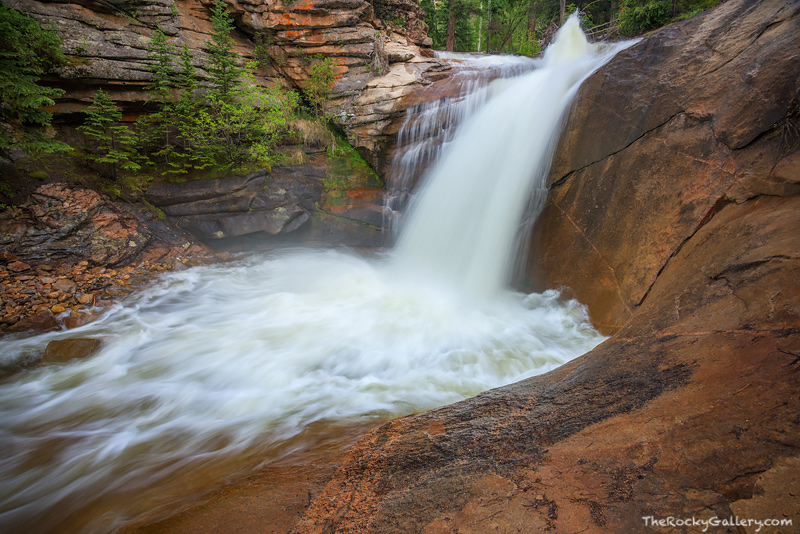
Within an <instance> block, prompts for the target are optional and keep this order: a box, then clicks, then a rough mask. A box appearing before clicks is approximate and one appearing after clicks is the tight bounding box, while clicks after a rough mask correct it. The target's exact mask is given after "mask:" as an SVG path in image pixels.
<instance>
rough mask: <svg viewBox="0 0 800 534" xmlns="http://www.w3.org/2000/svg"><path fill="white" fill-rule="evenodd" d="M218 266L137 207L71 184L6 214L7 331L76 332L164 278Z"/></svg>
mask: <svg viewBox="0 0 800 534" xmlns="http://www.w3.org/2000/svg"><path fill="white" fill-rule="evenodd" d="M208 261H218V259H217V258H216V257H215V256H214V255H213V253H211V251H210V250H208V249H207V248H206V247H205V246H203V245H202V244H200V243H198V242H197V241H196V240H194V238H193V237H192V236H189V235H187V234H184V233H181V232H180V231H179V230H178V229H176V228H174V227H170V226H169V225H168V224H166V223H165V222H163V221H160V220H158V219H156V218H155V216H154V215H152V214H151V213H148V212H146V211H144V210H143V209H140V208H137V207H135V206H131V205H126V204H124V203H119V202H113V201H111V200H109V199H108V198H106V197H104V196H103V195H102V194H100V193H98V192H97V191H94V190H91V189H87V188H83V187H79V186H74V185H69V184H65V183H49V184H44V185H42V186H39V187H38V188H37V189H36V190H35V191H34V192H33V193H32V194H31V195H29V197H28V198H27V199H26V200H25V201H24V202H22V203H21V204H20V205H19V206H17V207H12V208H10V209H7V210H5V211H3V212H0V301H1V302H0V312H2V313H0V329H1V330H2V331H3V332H6V331H8V332H27V331H32V332H43V331H49V330H55V329H59V328H62V327H63V328H74V327H76V326H79V325H80V324H82V323H84V322H86V321H87V320H89V319H90V318H91V315H90V314H87V313H86V310H89V309H91V308H94V307H102V306H107V305H109V304H111V303H112V302H114V301H116V300H118V299H119V298H121V297H123V296H125V295H127V294H130V293H131V292H132V291H134V290H135V289H137V288H140V287H142V286H143V285H144V284H146V283H148V282H149V281H150V280H152V278H153V276H154V275H155V274H157V273H159V272H164V271H171V270H176V269H185V268H186V267H187V265H196V264H199V263H204V262H208Z"/></svg>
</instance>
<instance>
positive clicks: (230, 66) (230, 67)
mask: <svg viewBox="0 0 800 534" xmlns="http://www.w3.org/2000/svg"><path fill="white" fill-rule="evenodd" d="M211 26H212V27H213V29H214V35H213V36H212V40H211V42H210V43H209V44H208V48H207V50H208V55H209V58H208V59H209V61H210V63H211V64H210V65H209V67H208V73H209V75H210V76H211V79H210V80H209V81H210V83H211V88H210V90H209V94H210V96H214V97H217V98H218V99H220V100H222V101H225V102H230V101H231V100H232V99H233V93H234V92H235V89H236V88H237V87H238V86H239V85H240V84H241V81H240V78H241V76H242V75H243V74H244V69H243V68H241V67H240V66H239V55H238V54H237V53H236V52H235V51H234V50H233V47H234V41H233V37H231V32H233V28H234V27H233V20H232V19H231V17H230V15H229V14H228V10H227V8H226V4H225V2H224V0H216V2H215V3H214V8H213V10H212V15H211Z"/></svg>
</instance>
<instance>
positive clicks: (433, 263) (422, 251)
mask: <svg viewBox="0 0 800 534" xmlns="http://www.w3.org/2000/svg"><path fill="white" fill-rule="evenodd" d="M622 46H625V45H624V44H623V45H616V46H609V45H599V44H591V43H589V42H588V41H587V39H586V37H585V35H584V34H583V32H582V31H581V29H580V23H579V21H578V18H577V16H572V17H570V18H569V19H568V20H567V22H566V23H565V24H564V26H563V27H562V28H561V30H559V32H558V34H557V35H556V39H555V41H554V42H553V44H552V46H550V47H549V48H548V49H547V50H546V52H545V54H544V58H543V60H542V62H541V65H540V67H539V68H538V69H536V70H534V71H533V72H530V73H529V74H525V75H523V76H520V77H518V78H516V79H514V80H512V81H508V80H496V81H495V82H493V83H494V85H495V87H494V91H492V92H491V93H490V94H489V97H488V99H487V101H486V103H485V104H484V105H483V106H481V107H480V109H479V110H478V111H476V112H475V113H474V114H472V116H471V117H469V119H468V120H467V121H465V122H464V123H463V124H462V125H461V127H460V128H459V129H458V133H457V135H456V137H455V138H454V139H453V140H452V142H450V143H449V145H448V146H447V147H446V149H445V150H443V152H442V154H441V157H440V158H439V159H438V161H437V162H436V163H435V165H433V167H432V168H431V170H430V171H429V173H428V175H427V176H426V177H425V178H424V179H423V183H424V185H423V188H422V190H421V191H420V192H419V194H418V195H417V196H416V197H415V201H414V202H413V203H412V206H411V213H410V215H409V217H408V220H407V222H406V223H405V225H404V227H403V230H402V234H401V236H400V239H399V241H398V243H397V247H396V258H397V261H398V262H399V263H401V264H402V268H403V269H417V270H420V271H422V272H424V273H426V274H427V275H431V274H435V275H436V276H437V277H438V278H439V279H440V281H446V283H450V284H453V285H454V286H456V287H459V288H460V289H461V290H464V291H467V292H470V293H474V294H480V295H492V294H495V293H497V291H499V290H500V289H502V288H503V287H505V286H506V284H507V282H508V279H509V276H510V274H511V273H510V269H511V265H512V260H513V258H514V254H515V247H514V242H515V238H516V236H517V233H518V229H519V226H520V221H521V220H522V218H523V212H524V211H525V208H526V206H532V209H533V212H534V213H533V215H534V216H535V214H536V213H538V211H539V210H541V207H542V206H543V202H544V199H545V196H546V187H545V180H546V177H547V172H548V170H549V167H550V160H551V155H552V152H553V149H554V147H555V142H556V141H557V139H558V135H559V133H560V128H559V126H560V124H561V121H562V117H563V115H564V112H565V111H566V109H567V107H568V106H569V103H570V102H571V100H572V98H573V97H574V95H575V93H576V92H577V89H578V87H579V86H580V83H581V82H582V81H583V80H584V79H585V78H586V77H587V76H589V74H591V73H592V72H594V71H595V70H596V69H597V68H598V67H600V66H601V65H602V64H603V63H605V62H606V61H608V60H609V59H610V58H611V57H613V55H614V54H615V53H616V52H617V51H619V50H620V48H621V47H622Z"/></svg>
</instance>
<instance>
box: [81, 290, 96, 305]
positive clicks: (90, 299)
mask: <svg viewBox="0 0 800 534" xmlns="http://www.w3.org/2000/svg"><path fill="white" fill-rule="evenodd" d="M78 302H80V303H81V304H83V305H84V306H91V305H92V304H93V303H94V295H92V294H91V293H84V294H83V295H80V296H79V297H78Z"/></svg>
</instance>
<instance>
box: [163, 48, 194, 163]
mask: <svg viewBox="0 0 800 534" xmlns="http://www.w3.org/2000/svg"><path fill="white" fill-rule="evenodd" d="M178 63H179V66H180V68H179V70H178V71H177V74H176V78H175V86H176V87H177V89H178V100H177V102H175V126H176V127H177V129H178V139H177V141H178V145H179V147H180V151H179V152H176V153H175V154H174V156H175V157H176V158H177V160H176V161H169V162H168V164H169V165H170V167H172V169H171V170H170V171H168V172H171V173H185V172H188V169H189V168H191V167H192V166H193V165H192V162H191V159H192V151H193V146H194V145H193V143H192V138H191V134H190V131H191V129H192V124H194V122H195V120H196V118H197V112H198V108H199V107H200V104H199V103H198V102H197V98H196V97H195V92H197V88H198V83H197V69H196V68H195V66H194V64H193V63H192V51H191V50H190V49H189V46H188V45H187V44H185V43H184V45H183V48H181V52H180V56H179V60H178ZM174 159H175V158H174Z"/></svg>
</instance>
